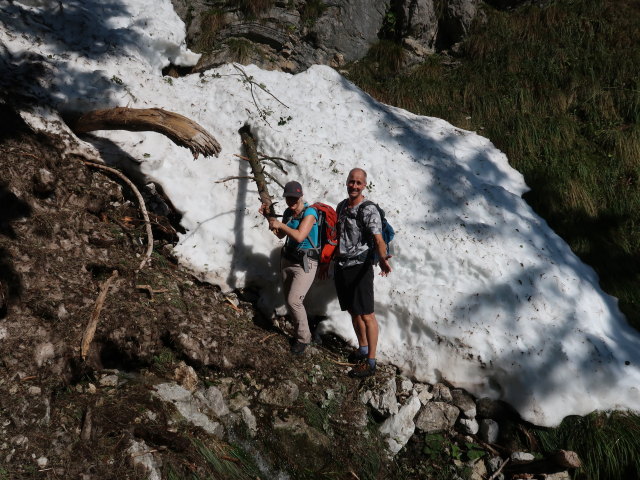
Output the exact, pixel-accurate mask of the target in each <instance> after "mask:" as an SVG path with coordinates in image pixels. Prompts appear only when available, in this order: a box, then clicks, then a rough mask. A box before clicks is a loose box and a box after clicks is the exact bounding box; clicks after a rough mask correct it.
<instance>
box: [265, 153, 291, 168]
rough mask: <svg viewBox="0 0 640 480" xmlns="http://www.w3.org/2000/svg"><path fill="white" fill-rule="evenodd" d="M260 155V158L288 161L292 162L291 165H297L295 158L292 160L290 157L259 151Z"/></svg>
mask: <svg viewBox="0 0 640 480" xmlns="http://www.w3.org/2000/svg"><path fill="white" fill-rule="evenodd" d="M258 155H259V156H260V160H280V161H281V162H287V163H290V164H291V165H297V163H296V162H294V161H293V160H290V159H288V158H282V157H272V156H270V155H265V154H264V153H262V152H258Z"/></svg>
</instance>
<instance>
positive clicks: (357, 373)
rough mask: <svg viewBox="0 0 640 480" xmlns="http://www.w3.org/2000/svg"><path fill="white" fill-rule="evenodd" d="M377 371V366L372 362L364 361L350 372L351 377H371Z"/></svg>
mask: <svg viewBox="0 0 640 480" xmlns="http://www.w3.org/2000/svg"><path fill="white" fill-rule="evenodd" d="M375 373H376V366H375V365H373V366H371V364H370V363H369V362H368V361H363V362H360V363H359V364H357V365H356V366H355V367H353V368H352V369H351V371H350V372H349V376H350V377H351V378H364V377H370V376H372V375H374V374H375Z"/></svg>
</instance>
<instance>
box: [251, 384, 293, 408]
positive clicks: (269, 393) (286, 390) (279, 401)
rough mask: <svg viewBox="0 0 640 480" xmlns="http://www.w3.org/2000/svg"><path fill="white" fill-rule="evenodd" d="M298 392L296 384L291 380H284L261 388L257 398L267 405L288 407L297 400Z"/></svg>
mask: <svg viewBox="0 0 640 480" xmlns="http://www.w3.org/2000/svg"><path fill="white" fill-rule="evenodd" d="M298 394H299V390H298V386H297V385H296V384H295V383H293V382H292V381H291V380H286V381H285V382H283V383H282V384H279V385H274V386H271V387H267V388H265V389H263V390H262V391H261V392H260V395H259V396H258V400H260V401H261V402H262V403H266V404H267V405H275V406H277V407H290V406H291V405H293V402H295V401H296V400H297V398H298Z"/></svg>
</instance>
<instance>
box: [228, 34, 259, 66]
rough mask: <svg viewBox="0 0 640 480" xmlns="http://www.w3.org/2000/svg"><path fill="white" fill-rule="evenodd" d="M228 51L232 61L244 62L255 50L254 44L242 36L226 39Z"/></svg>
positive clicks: (247, 60) (246, 61)
mask: <svg viewBox="0 0 640 480" xmlns="http://www.w3.org/2000/svg"><path fill="white" fill-rule="evenodd" d="M227 45H228V46H229V53H230V54H231V57H232V58H233V61H235V62H238V63H242V64H246V63H248V62H249V60H250V59H251V54H252V53H253V52H254V51H255V46H254V45H253V43H251V42H250V41H249V40H246V39H244V38H230V39H229V40H227Z"/></svg>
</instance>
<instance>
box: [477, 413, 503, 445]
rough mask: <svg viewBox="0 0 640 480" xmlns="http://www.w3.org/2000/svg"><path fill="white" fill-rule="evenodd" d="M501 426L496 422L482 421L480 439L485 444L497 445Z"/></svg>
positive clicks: (488, 419)
mask: <svg viewBox="0 0 640 480" xmlns="http://www.w3.org/2000/svg"><path fill="white" fill-rule="evenodd" d="M499 432H500V426H499V425H498V422H496V421H495V420H491V419H490V418H484V419H482V420H481V421H480V439H481V440H482V441H483V442H485V443H496V441H497V440H498V433H499Z"/></svg>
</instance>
